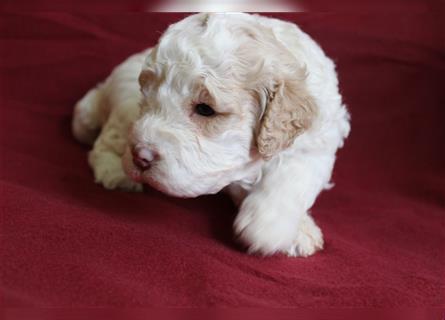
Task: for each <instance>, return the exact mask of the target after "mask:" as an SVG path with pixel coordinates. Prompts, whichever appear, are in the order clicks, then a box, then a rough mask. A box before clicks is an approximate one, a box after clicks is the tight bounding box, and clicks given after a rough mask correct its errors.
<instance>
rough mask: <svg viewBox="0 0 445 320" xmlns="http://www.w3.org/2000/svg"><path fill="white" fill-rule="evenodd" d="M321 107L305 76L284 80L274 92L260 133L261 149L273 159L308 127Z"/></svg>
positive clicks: (267, 156) (258, 139) (259, 147)
mask: <svg viewBox="0 0 445 320" xmlns="http://www.w3.org/2000/svg"><path fill="white" fill-rule="evenodd" d="M316 112H317V108H316V105H315V101H314V99H313V98H312V97H311V95H310V94H309V93H308V91H307V89H306V86H305V84H304V80H300V79H291V80H282V81H281V82H280V83H279V84H278V87H277V89H276V91H275V92H273V93H272V96H270V99H269V102H268V104H267V106H266V110H265V112H264V115H263V118H262V119H261V124H260V129H259V132H258V136H257V146H258V151H259V153H260V154H261V155H262V156H263V157H264V158H265V159H270V158H271V157H273V156H274V155H275V154H277V153H278V152H279V151H281V150H283V149H286V148H287V147H289V146H290V145H291V144H292V143H293V141H294V139H295V138H296V137H297V136H299V135H300V134H302V133H303V132H304V131H305V130H307V129H308V128H309V127H310V125H311V123H312V120H313V119H314V118H315V116H316Z"/></svg>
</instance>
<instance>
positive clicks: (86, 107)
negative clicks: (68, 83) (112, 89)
mask: <svg viewBox="0 0 445 320" xmlns="http://www.w3.org/2000/svg"><path fill="white" fill-rule="evenodd" d="M102 91H103V84H100V85H98V86H97V87H96V88H94V89H91V90H90V91H88V93H87V94H86V95H85V96H84V97H83V98H82V99H81V100H80V101H79V102H77V104H76V106H75V108H74V116H73V120H72V123H71V128H72V132H73V135H74V136H75V137H76V139H77V140H78V141H80V142H82V143H85V144H88V145H92V144H93V143H94V140H95V139H96V137H97V136H98V134H99V131H100V126H101V120H100V106H101V101H102Z"/></svg>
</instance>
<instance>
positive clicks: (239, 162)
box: [124, 15, 291, 197]
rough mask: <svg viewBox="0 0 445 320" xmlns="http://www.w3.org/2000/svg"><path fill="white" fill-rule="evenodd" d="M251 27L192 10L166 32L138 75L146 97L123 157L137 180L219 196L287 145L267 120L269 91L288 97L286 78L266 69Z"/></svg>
mask: <svg viewBox="0 0 445 320" xmlns="http://www.w3.org/2000/svg"><path fill="white" fill-rule="evenodd" d="M251 27H252V26H251V25H250V22H247V23H243V25H239V23H238V22H237V21H236V18H235V20H234V18H233V17H230V18H228V17H226V16H222V15H216V16H211V17H209V16H207V15H195V16H191V17H189V18H186V19H184V20H183V21H181V22H179V23H177V24H175V25H173V26H172V27H170V28H169V29H168V30H167V32H166V33H165V34H164V35H163V37H162V38H161V40H160V42H159V44H158V45H157V46H156V47H155V48H154V49H153V50H152V51H151V53H150V55H149V57H148V58H147V60H146V65H145V66H144V69H143V71H142V73H141V75H140V77H139V82H140V85H141V91H142V93H143V96H144V98H143V100H142V102H141V113H140V117H139V119H138V120H137V121H136V122H135V123H134V125H133V128H132V130H131V133H130V136H129V147H128V150H127V152H126V154H125V156H124V168H125V170H126V172H127V173H128V174H129V175H130V176H131V177H132V178H133V179H134V180H136V181H139V182H144V183H147V184H149V185H151V186H153V187H154V188H156V189H158V190H160V191H163V192H165V193H167V194H170V195H173V196H179V197H195V196H198V195H201V194H210V193H216V192H218V191H220V190H221V189H222V188H224V187H225V186H227V185H228V184H230V183H232V182H234V181H237V180H241V179H244V178H246V175H248V172H249V170H250V168H251V167H253V166H255V164H257V163H258V162H259V160H260V159H262V158H269V157H270V156H272V154H273V153H275V152H276V151H277V150H278V149H281V148H284V147H287V146H288V145H289V143H290V142H286V141H284V142H283V141H282V140H283V137H280V134H281V135H283V132H281V133H280V130H281V131H282V130H283V129H282V128H283V125H282V123H280V124H278V127H280V128H277V130H275V129H274V124H273V123H272V124H271V123H268V124H267V120H268V118H271V117H272V118H274V119H275V118H277V115H275V114H270V115H269V116H268V110H269V109H270V110H272V108H269V107H268V105H269V104H270V105H272V103H271V100H272V99H271V92H272V91H273V90H275V91H276V90H281V93H282V94H284V95H285V94H286V93H285V92H284V91H286V89H285V87H286V86H288V85H289V82H287V83H284V82H282V81H281V80H277V79H275V78H274V77H273V76H272V74H271V71H267V70H265V69H266V68H265V62H264V57H261V53H260V52H258V51H257V50H259V49H260V47H261V46H260V45H259V43H260V42H258V38H259V37H260V33H258V34H257V35H255V27H253V29H251ZM272 47H273V46H272ZM262 49H263V51H267V50H265V49H266V48H262ZM263 54H265V53H263ZM266 55H267V54H266ZM272 69H274V67H273V66H272ZM272 73H273V72H272ZM272 78H273V79H272ZM276 100H277V101H278V100H279V99H276ZM279 103H280V105H281V104H283V103H285V102H283V101H280V102H279ZM275 109H277V107H275ZM273 112H275V111H273ZM278 119H279V117H278ZM269 120H270V119H269ZM274 121H275V120H274ZM269 122H270V121H269ZM265 124H266V125H268V127H267V128H264V125H265ZM284 130H285V131H286V132H285V133H284V135H285V136H290V134H289V131H288V129H284ZM290 130H291V129H290ZM275 149H276V150H275Z"/></svg>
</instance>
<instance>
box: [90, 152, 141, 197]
mask: <svg viewBox="0 0 445 320" xmlns="http://www.w3.org/2000/svg"><path fill="white" fill-rule="evenodd" d="M91 162H92V161H91ZM91 165H92V167H93V170H94V177H95V180H96V183H100V184H102V185H103V186H104V187H105V188H106V189H121V190H125V191H135V192H140V191H142V189H143V188H142V184H140V183H136V182H134V181H133V180H131V179H130V178H129V177H128V176H127V175H126V174H125V172H124V170H123V168H122V163H121V159H120V158H119V157H118V156H117V155H115V154H113V153H104V154H102V155H101V157H100V158H99V159H98V160H96V161H95V162H94V163H93V162H92V163H91Z"/></svg>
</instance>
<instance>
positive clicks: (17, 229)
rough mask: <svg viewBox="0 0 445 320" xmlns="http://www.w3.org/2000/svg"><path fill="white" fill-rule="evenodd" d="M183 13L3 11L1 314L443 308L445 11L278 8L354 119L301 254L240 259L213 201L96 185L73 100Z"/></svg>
mask: <svg viewBox="0 0 445 320" xmlns="http://www.w3.org/2000/svg"><path fill="white" fill-rule="evenodd" d="M184 16H185V14H164V15H160V14H101V15H100V14H89V15H88V14H59V13H47V14H10V15H2V16H1V20H0V22H1V24H0V50H1V51H0V90H1V96H0V148H1V149H0V155H1V158H0V160H1V167H0V169H1V170H0V187H1V189H0V197H1V199H0V200H1V201H0V236H1V237H0V241H1V243H0V261H1V263H0V272H1V273H0V275H1V279H0V280H1V282H0V294H1V304H3V305H10V306H11V305H14V306H23V305H25V306H99V305H100V306H147V305H170V306H203V305H220V306H227V305H232V306H233V305H242V306H413V305H415V306H444V305H445V298H444V294H445V289H444V266H445V232H444V229H445V222H444V221H445V210H444V207H445V200H444V199H445V192H444V191H445V172H444V171H445V168H444V167H445V166H444V163H445V148H444V138H445V129H444V128H445V126H444V125H443V120H444V119H445V90H444V83H445V61H444V55H445V48H444V31H443V30H444V27H445V26H444V22H443V21H444V19H443V18H444V17H443V15H439V14H436V15H433V14H422V13H416V14H414V13H409V12H408V13H404V14H403V15H395V14H382V13H378V14H351V13H343V14H279V15H274V16H277V17H281V18H283V19H287V20H289V21H293V22H296V23H298V24H299V25H300V26H301V27H302V28H303V30H305V31H306V32H307V33H309V34H310V35H311V36H312V37H313V38H314V39H316V40H317V41H318V42H319V43H320V44H321V46H322V47H323V48H324V49H325V51H326V52H327V54H328V55H329V56H331V57H332V58H333V59H334V60H335V62H336V64H337V67H338V72H339V79H340V85H341V92H342V94H343V96H344V100H345V103H346V104H347V105H348V107H349V110H350V112H351V114H352V131H351V135H350V138H349V139H348V140H347V141H346V144H345V147H344V148H343V149H342V150H340V152H339V154H338V161H337V164H336V167H335V170H334V175H333V181H334V183H335V185H336V186H335V188H333V189H332V190H330V191H327V192H323V193H322V194H321V195H320V197H319V199H318V201H317V202H316V204H315V206H314V207H313V209H312V213H313V216H314V218H315V220H316V221H317V222H318V223H319V225H320V227H321V228H322V230H323V231H324V236H325V241H326V248H325V249H324V250H323V251H321V252H320V253H318V254H316V255H315V256H313V257H310V258H307V259H302V258H293V259H292V258H286V257H283V256H274V257H270V258H260V257H255V256H249V255H247V254H245V253H244V251H243V249H242V248H241V247H240V246H238V245H237V244H236V243H235V242H234V241H233V240H232V230H231V225H232V221H233V219H234V216H235V214H236V208H235V207H234V206H233V205H232V204H231V201H230V199H229V198H228V197H227V196H225V195H222V194H220V195H215V196H204V197H199V198H197V199H191V200H183V199H174V198H170V197H167V196H165V195H162V194H160V193H158V192H156V191H153V190H151V189H148V188H147V190H146V191H145V193H143V194H135V193H124V192H119V191H107V190H104V189H103V188H102V187H101V186H99V185H96V184H94V181H93V176H92V172H91V171H90V169H89V167H88V165H87V162H86V154H87V150H88V148H87V147H85V146H82V145H80V144H78V143H77V142H76V141H75V140H74V139H73V137H72V136H71V134H70V118H71V114H72V108H73V105H74V104H75V102H76V101H77V100H78V99H79V98H81V97H82V96H83V94H85V92H86V91H87V90H88V89H89V88H91V87H92V86H94V85H95V84H96V83H98V82H99V81H101V80H103V79H104V78H105V77H106V76H107V75H108V74H109V72H110V71H111V69H112V68H113V67H114V66H115V65H117V64H118V63H120V62H121V61H123V59H125V58H126V57H127V56H128V55H130V54H132V53H134V52H137V51H139V50H142V49H144V48H146V47H149V46H152V45H154V44H155V43H156V41H157V39H158V37H159V36H160V34H161V33H162V32H163V31H164V30H165V28H166V27H167V26H168V24H170V23H173V22H175V21H177V20H179V19H181V18H182V17H184Z"/></svg>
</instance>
